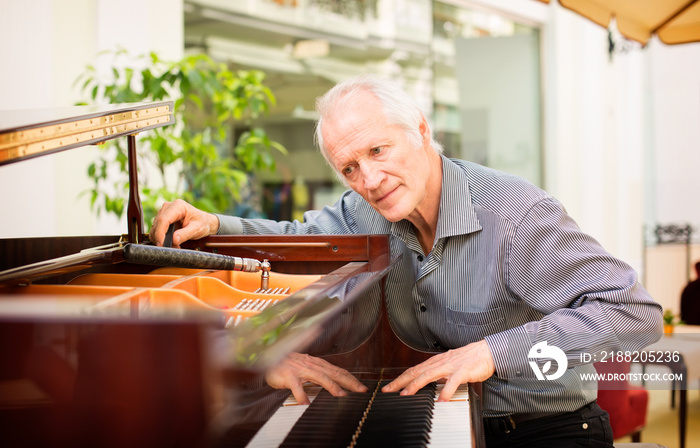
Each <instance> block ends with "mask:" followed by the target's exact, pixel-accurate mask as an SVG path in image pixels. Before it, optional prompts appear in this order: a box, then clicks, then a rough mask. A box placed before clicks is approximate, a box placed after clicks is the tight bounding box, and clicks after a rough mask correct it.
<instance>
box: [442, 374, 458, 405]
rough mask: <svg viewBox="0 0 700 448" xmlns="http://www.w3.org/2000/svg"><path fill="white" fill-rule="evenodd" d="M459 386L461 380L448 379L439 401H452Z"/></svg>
mask: <svg viewBox="0 0 700 448" xmlns="http://www.w3.org/2000/svg"><path fill="white" fill-rule="evenodd" d="M459 386H460V383H459V381H453V380H451V379H449V380H447V381H446V382H445V385H444V386H443V388H442V391H440V395H439V396H438V399H437V401H441V402H444V401H450V399H451V398H452V396H453V395H454V394H455V391H456V390H457V388H458V387H459Z"/></svg>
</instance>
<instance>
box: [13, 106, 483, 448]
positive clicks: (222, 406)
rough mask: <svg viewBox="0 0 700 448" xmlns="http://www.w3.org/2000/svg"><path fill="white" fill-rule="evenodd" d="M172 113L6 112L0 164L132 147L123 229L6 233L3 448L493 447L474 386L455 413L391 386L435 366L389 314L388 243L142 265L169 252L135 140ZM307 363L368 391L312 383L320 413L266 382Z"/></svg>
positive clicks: (320, 242)
mask: <svg viewBox="0 0 700 448" xmlns="http://www.w3.org/2000/svg"><path fill="white" fill-rule="evenodd" d="M172 110H173V103H172V102H161V103H149V104H127V105H115V106H106V107H94V108H93V107H76V108H67V109H61V110H57V111H34V112H32V113H28V112H27V113H16V112H15V113H0V166H2V165H7V164H11V163H21V161H23V160H25V159H29V158H33V157H40V156H45V155H48V154H52V153H55V152H58V151H63V150H69V149H71V148H75V147H79V146H85V145H92V144H96V143H101V142H104V141H107V140H110V139H114V138H125V139H127V146H128V154H129V171H130V172H129V179H130V198H129V206H128V209H127V215H128V224H127V227H128V228H127V229H125V230H126V232H125V234H123V235H106V236H105V235H100V236H85V237H79V236H72V237H34V238H4V239H0V254H1V255H0V257H1V258H0V446H3V447H19V446H22V447H24V446H29V447H33V446H42V447H46V446H61V447H62V446H70V447H88V446H90V447H94V446H101V447H111V446H115V447H117V446H118V447H124V446H129V447H142V446H143V447H147V446H148V447H154V446H158V447H160V446H173V447H180V446H182V447H229V446H230V447H238V446H241V447H243V446H324V447H329V446H343V447H345V446H358V447H361V446H380V445H387V446H440V447H443V446H457V445H459V446H474V447H480V446H484V438H483V430H482V423H481V404H480V392H481V388H480V384H470V385H468V386H465V387H464V389H463V390H462V391H461V393H459V394H456V396H455V399H454V402H451V403H436V402H435V399H436V396H437V395H436V390H437V389H439V387H440V385H429V386H428V387H426V388H425V389H424V390H423V391H421V393H419V394H416V396H415V397H398V396H396V395H392V394H383V393H381V392H379V388H380V387H381V385H382V384H384V383H385V382H387V381H390V380H391V379H392V378H394V377H396V376H397V375H398V374H400V373H401V372H402V371H403V370H404V369H405V368H407V367H409V366H411V365H415V364H416V363H418V362H421V361H422V360H425V359H427V358H428V357H430V356H431V355H432V354H431V353H425V352H421V351H419V350H415V349H412V348H410V347H409V346H408V345H406V344H404V343H403V342H401V340H400V338H398V337H397V336H396V335H395V332H394V331H393V330H392V328H391V324H390V319H388V318H387V315H386V310H385V307H384V303H385V297H384V294H385V288H384V283H385V281H386V278H387V274H388V273H389V272H390V271H391V270H392V269H395V268H396V266H397V257H393V258H392V256H391V254H390V252H389V244H388V237H387V236H385V235H321V236H282V235H275V236H264V237H263V236H210V237H207V238H204V239H201V240H197V241H190V242H188V243H186V244H185V245H183V247H182V248H181V249H165V251H166V252H168V253H167V254H165V255H164V256H165V257H166V258H165V261H163V260H162V259H161V258H158V257H160V253H159V254H157V255H158V257H156V258H152V257H149V256H147V257H146V258H138V257H135V256H134V254H138V253H140V251H145V252H146V253H147V254H149V253H151V252H149V251H154V250H159V248H155V247H154V246H152V245H150V244H149V243H148V241H147V236H146V235H145V233H144V223H143V217H142V212H141V206H140V200H139V192H138V185H139V184H138V169H137V164H136V144H137V140H136V135H137V134H138V133H140V132H148V131H149V130H150V129H154V128H156V127H160V126H167V125H171V124H172V123H173V121H174V119H173V114H172ZM0 169H1V168H0ZM13 213H17V211H13ZM297 353H300V354H308V355H312V356H315V357H320V358H323V359H326V360H327V361H329V362H331V363H333V364H335V365H338V366H340V367H343V368H346V369H348V370H349V371H350V372H352V373H353V374H355V376H356V377H357V378H358V379H360V380H361V381H363V382H364V383H365V384H366V385H367V387H368V389H369V392H368V393H366V394H359V393H350V394H349V395H348V396H347V397H331V396H330V395H329V394H328V393H327V392H325V391H322V390H319V388H318V387H314V386H313V385H308V387H307V390H308V393H309V396H310V397H311V399H312V403H311V405H300V404H298V403H296V402H295V400H294V399H293V397H292V396H291V395H290V393H289V391H288V390H276V389H273V388H271V387H270V386H268V385H267V383H266V381H265V374H266V373H267V372H269V371H270V369H273V368H275V367H276V366H278V365H279V364H280V363H281V362H283V361H284V360H285V359H286V358H287V357H288V356H291V355H292V354H297Z"/></svg>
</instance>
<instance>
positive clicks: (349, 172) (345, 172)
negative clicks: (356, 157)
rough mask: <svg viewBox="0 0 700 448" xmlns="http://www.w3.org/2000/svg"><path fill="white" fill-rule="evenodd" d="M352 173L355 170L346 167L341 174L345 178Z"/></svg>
mask: <svg viewBox="0 0 700 448" xmlns="http://www.w3.org/2000/svg"><path fill="white" fill-rule="evenodd" d="M353 171H355V168H353V167H351V166H346V167H345V168H343V174H344V175H346V176H348V175H350V174H352V172H353Z"/></svg>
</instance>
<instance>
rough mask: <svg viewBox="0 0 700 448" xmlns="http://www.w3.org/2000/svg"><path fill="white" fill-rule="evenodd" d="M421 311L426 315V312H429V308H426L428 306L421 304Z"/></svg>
mask: <svg viewBox="0 0 700 448" xmlns="http://www.w3.org/2000/svg"><path fill="white" fill-rule="evenodd" d="M420 310H421V311H422V312H424V313H425V312H426V311H427V310H428V308H426V306H425V304H424V303H421V304H420Z"/></svg>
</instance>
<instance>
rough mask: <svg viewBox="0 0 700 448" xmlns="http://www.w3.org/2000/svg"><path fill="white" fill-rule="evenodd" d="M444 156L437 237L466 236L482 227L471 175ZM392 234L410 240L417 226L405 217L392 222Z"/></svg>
mask: <svg viewBox="0 0 700 448" xmlns="http://www.w3.org/2000/svg"><path fill="white" fill-rule="evenodd" d="M440 157H442V191H441V193H440V211H439V212H438V225H437V232H436V234H435V239H436V240H438V239H440V238H447V237H450V236H456V235H466V234H468V233H472V232H477V231H479V230H481V224H480V223H479V219H478V218H477V216H476V212H475V211H474V205H473V204H472V198H471V194H470V192H469V178H468V177H467V174H466V173H465V172H464V170H462V169H461V168H460V167H459V166H457V165H456V164H455V163H454V162H452V161H451V160H450V159H448V158H447V157H445V156H442V155H441V156H440ZM391 233H392V234H394V235H396V236H398V237H399V238H401V239H402V240H403V241H409V239H410V238H409V235H411V234H413V226H411V223H410V222H409V221H408V220H405V219H403V220H401V221H399V222H394V223H392V225H391Z"/></svg>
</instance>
